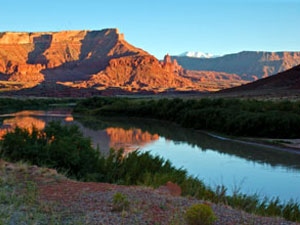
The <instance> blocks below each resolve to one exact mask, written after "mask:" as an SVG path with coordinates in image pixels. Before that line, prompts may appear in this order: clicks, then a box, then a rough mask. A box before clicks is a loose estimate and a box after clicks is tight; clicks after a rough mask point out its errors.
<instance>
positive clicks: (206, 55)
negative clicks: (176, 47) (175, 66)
mask: <svg viewBox="0 0 300 225" xmlns="http://www.w3.org/2000/svg"><path fill="white" fill-rule="evenodd" d="M179 56H187V57H194V58H206V59H208V58H215V57H218V56H217V55H213V54H210V53H204V52H184V53H182V54H180V55H179Z"/></svg>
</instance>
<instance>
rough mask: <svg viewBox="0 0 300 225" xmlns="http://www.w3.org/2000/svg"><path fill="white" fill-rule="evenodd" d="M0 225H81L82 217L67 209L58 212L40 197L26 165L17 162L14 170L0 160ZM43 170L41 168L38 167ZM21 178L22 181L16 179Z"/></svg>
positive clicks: (52, 204)
mask: <svg viewBox="0 0 300 225" xmlns="http://www.w3.org/2000/svg"><path fill="white" fill-rule="evenodd" d="M0 166H1V168H0V225H6V224H20V225H21V224H41V225H42V224H45V225H46V224H53V225H54V224H77V225H81V224H84V217H83V216H82V215H78V216H76V217H70V216H68V215H69V212H68V211H67V210H64V211H57V206H56V205H55V204H54V203H51V202H43V201H41V200H40V199H39V192H38V188H37V184H36V183H35V182H34V181H32V180H27V177H29V174H28V173H27V172H28V168H29V165H27V164H23V163H18V164H16V165H15V168H14V169H10V168H5V167H2V166H3V163H0ZM41 170H42V169H41ZM20 176H21V177H23V179H25V180H22V181H19V180H18V179H19V178H20Z"/></svg>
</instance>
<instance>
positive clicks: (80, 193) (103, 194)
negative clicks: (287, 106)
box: [0, 162, 299, 225]
mask: <svg viewBox="0 0 300 225" xmlns="http://www.w3.org/2000/svg"><path fill="white" fill-rule="evenodd" d="M0 164H1V162H0ZM2 164H3V163H2ZM2 167H4V169H3V170H2V171H4V172H5V171H6V172H5V173H6V174H7V173H9V174H10V173H13V174H15V175H16V177H17V183H16V185H19V184H22V183H24V179H26V182H27V181H28V180H30V181H31V182H34V183H36V184H37V189H38V193H39V201H40V202H43V204H44V205H45V204H46V205H51V206H54V207H52V209H51V210H52V211H53V210H54V211H55V212H57V213H59V212H64V214H63V221H64V222H65V224H75V223H73V222H72V219H74V218H79V217H80V218H81V220H80V221H81V222H80V224H91V225H93V224H95V225H96V224H97V225H120V224H124V225H135V224H136V225H144V224H149V225H184V224H186V223H185V221H184V217H183V214H184V212H185V210H186V208H187V207H188V206H190V205H192V204H195V203H205V204H208V205H210V206H211V207H212V209H213V211H214V212H215V214H216V216H217V217H218V220H217V221H216V222H215V223H214V224H215V225H219V224H220V225H221V224H222V225H264V224H269V225H273V224H274V225H291V224H295V225H296V224H299V223H292V222H288V221H285V220H283V219H281V218H268V217H260V216H256V215H251V214H248V213H245V212H243V211H239V210H235V209H232V208H230V207H228V206H224V205H215V204H212V203H209V202H204V201H199V200H196V199H193V198H185V197H180V196H174V195H171V192H169V191H168V189H166V188H159V189H152V188H148V187H140V186H121V185H113V184H106V183H88V182H77V181H72V180H69V179H67V178H65V177H64V176H62V175H59V174H57V173H56V171H55V170H49V169H45V168H44V169H42V168H38V167H35V166H29V167H28V168H26V169H24V168H22V169H20V168H19V167H18V166H16V165H14V164H9V163H6V164H5V165H4V166H3V165H2ZM23 167H24V166H23ZM2 173H3V172H2ZM18 183H19V184H18ZM118 192H120V193H122V194H124V195H126V196H127V198H128V201H129V207H128V209H127V210H126V211H121V212H117V211H113V210H112V209H113V196H114V195H115V194H116V193H118ZM0 207H1V205H0ZM46 209H47V208H46ZM45 212H47V210H45ZM52 213H53V212H52Z"/></svg>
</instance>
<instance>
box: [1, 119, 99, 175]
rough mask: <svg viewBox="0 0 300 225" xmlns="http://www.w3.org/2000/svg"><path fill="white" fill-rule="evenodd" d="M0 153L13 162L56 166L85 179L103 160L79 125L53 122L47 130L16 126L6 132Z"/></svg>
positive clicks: (93, 172) (96, 169)
mask: <svg viewBox="0 0 300 225" xmlns="http://www.w3.org/2000/svg"><path fill="white" fill-rule="evenodd" d="M0 153H1V155H3V156H4V157H5V158H6V159H7V160H9V161H12V162H17V161H27V162H30V163H31V164H34V165H38V166H44V167H50V168H55V169H57V170H58V171H62V172H67V174H68V175H69V176H71V177H75V178H77V179H82V180H85V179H86V177H94V178H95V179H94V180H96V179H97V178H96V176H95V173H97V172H98V170H99V166H100V165H101V163H100V160H101V159H100V157H99V151H97V150H95V149H93V147H92V143H91V140H90V139H89V138H86V137H84V136H83V134H82V132H81V131H80V130H79V128H78V127H77V126H74V125H70V126H62V125H61V124H60V123H59V122H50V123H49V124H48V125H47V126H46V127H45V129H44V130H37V129H33V130H32V132H29V131H28V130H26V129H21V128H18V127H17V128H15V130H14V131H12V132H9V133H7V134H5V135H4V137H3V140H2V144H1V152H0Z"/></svg>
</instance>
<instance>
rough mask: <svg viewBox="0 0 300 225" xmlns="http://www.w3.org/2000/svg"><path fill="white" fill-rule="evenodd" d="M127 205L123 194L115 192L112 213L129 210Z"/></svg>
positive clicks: (127, 202)
mask: <svg viewBox="0 0 300 225" xmlns="http://www.w3.org/2000/svg"><path fill="white" fill-rule="evenodd" d="M129 203H130V202H129V201H128V199H127V196H126V195H125V194H122V193H120V192H117V193H116V194H114V196H113V206H112V211H117V212H121V211H124V210H127V209H128V208H129Z"/></svg>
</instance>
